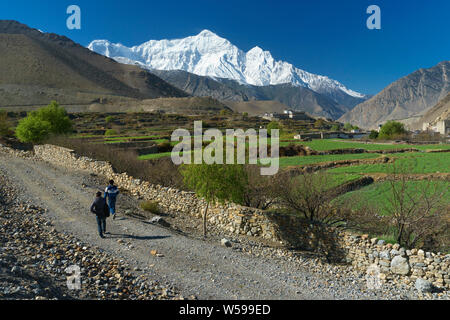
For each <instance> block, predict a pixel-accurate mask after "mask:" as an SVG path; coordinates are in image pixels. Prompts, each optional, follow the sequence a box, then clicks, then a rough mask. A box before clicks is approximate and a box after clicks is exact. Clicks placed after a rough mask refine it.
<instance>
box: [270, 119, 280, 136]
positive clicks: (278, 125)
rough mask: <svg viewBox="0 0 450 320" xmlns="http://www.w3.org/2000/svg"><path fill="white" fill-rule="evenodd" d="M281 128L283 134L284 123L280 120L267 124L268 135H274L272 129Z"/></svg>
mask: <svg viewBox="0 0 450 320" xmlns="http://www.w3.org/2000/svg"><path fill="white" fill-rule="evenodd" d="M276 129H278V130H280V136H281V134H282V131H283V125H282V124H281V123H280V122H278V121H271V122H270V123H269V124H268V125H267V133H268V135H270V136H271V135H272V130H276Z"/></svg>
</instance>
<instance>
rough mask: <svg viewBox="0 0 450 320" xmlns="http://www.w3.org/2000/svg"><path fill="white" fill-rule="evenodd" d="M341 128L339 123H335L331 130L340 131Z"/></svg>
mask: <svg viewBox="0 0 450 320" xmlns="http://www.w3.org/2000/svg"><path fill="white" fill-rule="evenodd" d="M340 129H341V127H340V126H339V125H338V124H333V126H332V127H331V131H339V130H340Z"/></svg>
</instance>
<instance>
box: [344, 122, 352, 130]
mask: <svg viewBox="0 0 450 320" xmlns="http://www.w3.org/2000/svg"><path fill="white" fill-rule="evenodd" d="M352 129H353V126H352V124H351V123H348V122H347V123H346V124H345V125H344V130H345V131H351V130H352Z"/></svg>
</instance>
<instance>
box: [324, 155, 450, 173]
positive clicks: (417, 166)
mask: <svg viewBox="0 0 450 320" xmlns="http://www.w3.org/2000/svg"><path fill="white" fill-rule="evenodd" d="M387 156H388V157H394V158H396V160H395V163H396V166H397V167H398V168H404V169H405V170H407V172H408V173H412V174H419V173H438V172H450V153H447V152H445V153H419V152H412V153H395V154H387ZM393 169H394V166H393V164H392V163H377V164H367V165H357V166H348V167H339V168H334V169H330V170H329V172H331V173H353V174H355V173H360V174H363V173H392V171H393Z"/></svg>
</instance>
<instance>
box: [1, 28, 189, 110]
mask: <svg viewBox="0 0 450 320" xmlns="http://www.w3.org/2000/svg"><path fill="white" fill-rule="evenodd" d="M0 56H1V59H0V105H4V106H8V105H23V104H30V103H31V104H40V103H43V104H45V103H48V102H49V101H50V100H51V99H55V100H58V101H59V102H60V103H64V102H66V101H70V102H71V103H78V102H79V103H83V102H90V101H93V100H95V99H96V98H99V97H104V96H108V95H110V96H122V97H129V98H137V99H151V98H159V97H184V96H187V94H186V93H184V92H183V91H181V90H179V89H177V88H175V87H173V86H171V85H170V84H168V83H167V82H165V81H164V80H162V79H160V78H159V77H157V76H155V75H154V74H152V73H150V72H147V71H145V70H142V69H141V68H139V67H136V66H131V65H124V64H120V63H117V62H115V61H114V60H112V59H109V58H106V57H104V56H101V55H98V54H96V53H94V52H92V51H90V50H88V49H86V48H84V47H83V46H81V45H79V44H77V43H75V42H73V41H72V40H70V39H68V38H66V37H64V36H59V35H56V34H52V33H43V32H40V31H38V30H36V29H31V28H29V27H28V26H26V25H24V24H21V23H19V22H16V21H9V20H0Z"/></svg>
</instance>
